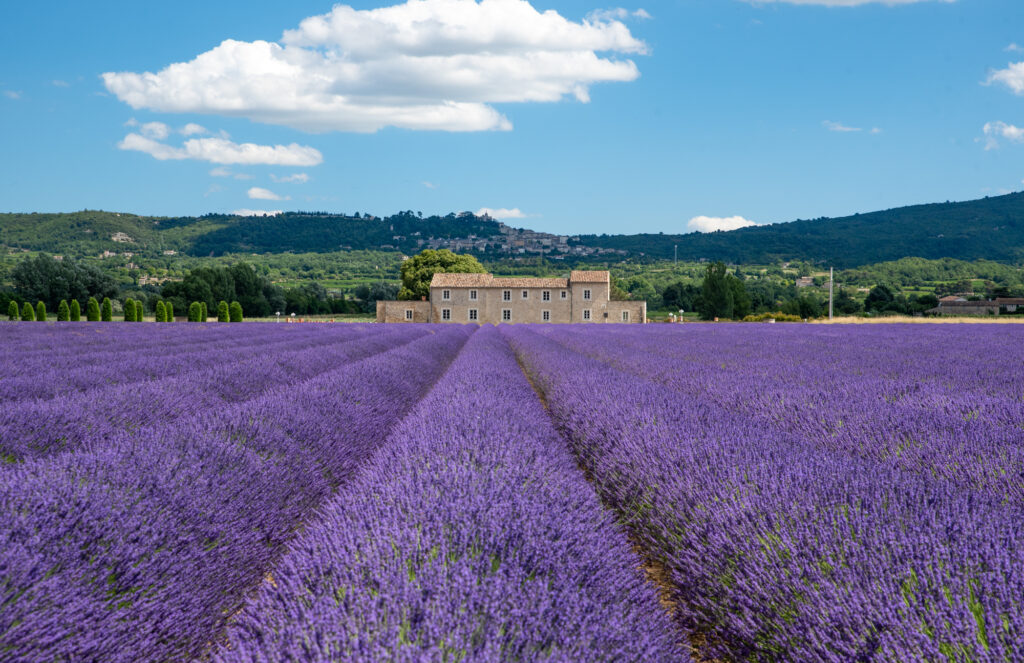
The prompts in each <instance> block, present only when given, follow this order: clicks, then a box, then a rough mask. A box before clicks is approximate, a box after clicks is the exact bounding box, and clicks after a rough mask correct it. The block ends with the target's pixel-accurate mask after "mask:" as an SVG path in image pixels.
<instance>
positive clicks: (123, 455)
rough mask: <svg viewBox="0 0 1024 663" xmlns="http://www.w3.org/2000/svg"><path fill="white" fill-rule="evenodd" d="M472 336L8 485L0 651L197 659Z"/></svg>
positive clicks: (42, 468)
mask: <svg viewBox="0 0 1024 663" xmlns="http://www.w3.org/2000/svg"><path fill="white" fill-rule="evenodd" d="M467 334H468V331H467V330H465V329H459V328H452V329H446V330H443V331H440V332H437V333H435V334H429V335H426V336H423V337H421V338H419V339H418V340H416V341H414V342H412V343H410V344H407V345H404V346H400V347H397V348H394V349H392V350H390V351H388V352H385V353H383V354H379V355H377V356H373V357H370V358H368V359H364V360H362V361H358V362H355V363H353V364H350V365H347V366H344V367H342V368H339V369H337V370H334V371H332V372H330V373H329V374H325V375H322V376H320V377H318V378H316V379H314V380H311V381H310V382H309V383H307V384H304V385H302V386H301V387H298V388H296V389H294V390H281V391H280V392H279V393H278V394H277V395H276V399H277V400H276V402H275V403H262V404H261V406H260V407H258V408H255V409H253V410H252V411H246V410H245V409H244V408H235V409H233V410H232V409H231V408H227V409H221V410H215V411H212V412H209V413H208V415H207V416H206V417H205V420H203V419H199V418H197V419H195V420H192V421H189V422H186V424H185V425H184V426H182V427H175V428H166V427H157V428H152V429H147V430H144V431H140V432H139V434H137V435H135V436H132V437H128V436H126V435H121V436H118V437H117V438H116V439H114V440H111V441H109V442H107V443H106V444H105V445H103V446H102V447H97V448H95V449H91V450H84V451H81V452H78V453H67V454H59V455H57V456H54V457H50V458H44V459H35V460H31V461H28V462H26V463H24V464H21V465H19V466H18V467H15V468H13V469H12V470H11V471H9V472H7V473H5V474H4V475H2V476H0V550H3V551H4V554H3V556H2V558H0V606H2V607H0V658H2V659H3V660H5V661H19V662H20V661H38V660H67V661H82V660H103V661H139V660H152V661H157V660H189V659H192V658H195V657H197V656H200V655H201V653H202V652H203V650H204V649H206V648H207V647H209V645H210V643H212V642H214V641H215V640H217V639H218V638H219V635H218V634H219V633H220V631H221V629H222V628H223V627H224V625H225V623H226V621H227V619H228V618H229V617H230V616H231V615H232V614H233V613H235V612H236V611H237V610H238V609H239V607H240V606H241V605H242V602H243V600H244V598H245V595H246V593H247V592H248V591H249V590H250V589H251V588H252V587H255V586H256V585H258V583H259V582H260V580H261V579H262V578H263V577H264V576H265V575H266V573H267V572H268V571H269V569H270V568H271V567H272V565H273V563H274V561H275V560H276V559H277V558H278V556H279V555H280V553H281V552H282V550H283V547H284V546H285V544H286V543H287V542H288V541H289V540H290V539H291V538H292V536H293V535H294V532H295V531H296V528H297V526H299V525H300V524H301V523H302V522H303V521H304V520H305V519H307V518H308V517H309V516H310V515H311V513H312V512H313V510H314V509H315V508H316V507H317V506H318V505H319V504H320V503H321V502H323V501H324V500H325V499H326V498H327V497H328V496H329V495H330V493H331V490H332V480H331V478H330V477H344V476H347V475H349V474H350V473H351V472H352V471H353V469H354V467H355V466H356V465H357V464H358V463H359V462H360V461H361V460H362V458H364V457H365V456H366V455H367V454H368V453H370V452H371V451H372V450H373V448H374V447H375V446H376V445H377V444H378V443H379V442H380V441H381V440H383V439H384V438H385V437H386V435H387V433H388V431H389V430H390V428H391V427H392V426H393V425H394V423H395V422H397V421H398V420H399V419H400V417H401V416H402V414H403V413H404V412H406V411H407V410H408V409H409V408H410V407H412V405H413V404H415V402H416V401H417V400H418V399H419V398H420V397H421V396H422V395H423V394H424V393H425V392H426V391H427V390H428V389H429V388H430V386H431V384H432V383H433V382H434V381H435V380H436V379H437V378H438V377H439V376H440V375H441V374H442V373H443V372H444V369H445V367H446V366H447V364H448V362H449V361H450V360H451V359H452V358H453V357H454V355H455V354H456V353H457V352H458V350H459V348H460V347H461V345H462V344H463V343H464V342H465V339H466V337H467ZM314 394H315V395H316V396H317V397H316V398H314V397H313V395H314ZM229 410H231V411H229ZM284 413H287V414H288V416H287V417H286V418H285V419H284V420H280V419H277V418H276V417H277V416H279V415H281V414H284ZM268 416H272V417H274V419H273V420H270V421H268V420H266V418H267V417H268ZM254 422H256V423H254ZM210 424H213V425H210Z"/></svg>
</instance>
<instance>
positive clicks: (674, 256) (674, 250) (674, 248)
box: [672, 244, 679, 267]
mask: <svg viewBox="0 0 1024 663" xmlns="http://www.w3.org/2000/svg"><path fill="white" fill-rule="evenodd" d="M678 262H679V245H678V244H673V245H672V266H673V267H675V266H676V263H678Z"/></svg>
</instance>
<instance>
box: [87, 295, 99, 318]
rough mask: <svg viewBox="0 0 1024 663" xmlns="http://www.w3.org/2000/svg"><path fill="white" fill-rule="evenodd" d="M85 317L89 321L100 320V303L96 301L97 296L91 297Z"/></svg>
mask: <svg viewBox="0 0 1024 663" xmlns="http://www.w3.org/2000/svg"><path fill="white" fill-rule="evenodd" d="M85 319H86V320H88V321H89V322H99V321H100V303H99V302H98V301H96V298H95V297H90V298H89V301H88V303H86V305H85Z"/></svg>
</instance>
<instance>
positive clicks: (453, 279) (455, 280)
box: [430, 272, 494, 288]
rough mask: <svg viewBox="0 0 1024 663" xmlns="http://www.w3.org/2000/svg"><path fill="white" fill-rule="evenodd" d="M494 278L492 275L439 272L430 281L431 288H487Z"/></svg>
mask: <svg viewBox="0 0 1024 663" xmlns="http://www.w3.org/2000/svg"><path fill="white" fill-rule="evenodd" d="M493 280H494V277H493V276H491V275H490V274H448V273H444V272H438V273H436V274H434V277H433V278H432V279H430V287H431V288H473V287H477V288H486V287H487V286H489V285H491V281H493Z"/></svg>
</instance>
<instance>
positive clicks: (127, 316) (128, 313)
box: [124, 299, 135, 322]
mask: <svg viewBox="0 0 1024 663" xmlns="http://www.w3.org/2000/svg"><path fill="white" fill-rule="evenodd" d="M124 321H125V322H135V301H134V300H132V299H126V300H124Z"/></svg>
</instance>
